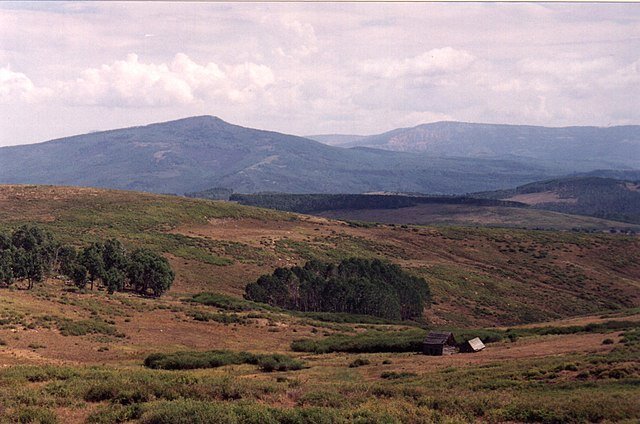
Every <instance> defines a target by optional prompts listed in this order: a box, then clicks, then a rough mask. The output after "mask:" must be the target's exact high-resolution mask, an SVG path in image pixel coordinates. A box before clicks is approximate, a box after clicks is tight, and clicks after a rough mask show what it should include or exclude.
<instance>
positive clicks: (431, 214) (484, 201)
mask: <svg viewBox="0 0 640 424" xmlns="http://www.w3.org/2000/svg"><path fill="white" fill-rule="evenodd" d="M528 186H529V185H528ZM525 187H527V186H525ZM504 193H509V194H508V196H512V194H511V193H512V192H511V191H508V190H504V191H499V192H489V195H484V194H481V195H480V196H479V198H474V197H468V196H426V195H412V196H408V195H391V194H388V195H373V194H285V193H273V194H232V195H231V196H230V199H231V200H232V201H235V202H238V203H241V204H243V205H249V206H258V207H263V208H270V209H277V210H284V211H290V212H299V213H310V214H313V215H317V216H323V217H326V218H332V219H341V220H347V221H356V222H357V221H360V222H369V223H375V222H379V223H385V224H413V225H439V226H441V225H462V226H493V227H512V228H513V227H515V228H528V229H550V230H574V231H611V230H614V231H618V232H637V231H639V230H640V225H634V224H625V223H622V222H616V221H610V220H606V219H602V218H594V217H585V216H578V215H569V214H565V213H558V212H552V211H546V210H540V209H537V208H530V207H529V205H527V204H526V203H521V202H517V201H510V200H501V198H504V197H505V194H504ZM217 194H218V193H217V192H215V191H210V192H201V193H193V194H191V195H192V196H194V197H204V198H213V197H214V196H216V195H217ZM191 195H190V196H191ZM491 196H494V197H496V198H494V197H491ZM610 206H611V208H615V206H616V205H613V204H612V205H610ZM618 206H620V207H621V210H620V213H619V214H618V215H621V214H622V213H624V211H625V210H627V209H628V207H627V206H626V205H625V206H623V205H622V204H620V205H618Z"/></svg>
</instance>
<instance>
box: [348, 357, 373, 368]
mask: <svg viewBox="0 0 640 424" xmlns="http://www.w3.org/2000/svg"><path fill="white" fill-rule="evenodd" d="M370 363H371V361H369V360H368V359H366V358H356V359H354V360H353V362H351V363H350V364H349V368H357V367H362V366H364V365H369V364H370Z"/></svg>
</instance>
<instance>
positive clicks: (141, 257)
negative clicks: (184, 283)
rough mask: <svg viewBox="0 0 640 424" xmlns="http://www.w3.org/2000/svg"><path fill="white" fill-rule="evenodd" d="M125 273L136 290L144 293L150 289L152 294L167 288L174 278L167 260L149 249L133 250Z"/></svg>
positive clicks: (155, 294) (159, 292)
mask: <svg viewBox="0 0 640 424" xmlns="http://www.w3.org/2000/svg"><path fill="white" fill-rule="evenodd" d="M127 275H128V277H129V281H130V282H131V284H132V285H133V288H134V290H135V291H136V292H138V293H140V294H143V295H146V294H148V293H149V290H151V292H152V293H153V295H154V296H160V295H161V294H162V293H164V292H165V291H167V290H169V288H170V287H171V284H172V283H173V280H174V278H175V274H174V273H173V270H172V269H171V266H170V265H169V261H167V260H166V259H165V258H164V257H162V256H160V255H158V254H157V253H154V252H153V251H151V250H149V249H137V250H136V251H134V252H133V254H132V255H131V257H130V258H129V268H128V271H127Z"/></svg>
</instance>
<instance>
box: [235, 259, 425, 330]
mask: <svg viewBox="0 0 640 424" xmlns="http://www.w3.org/2000/svg"><path fill="white" fill-rule="evenodd" d="M245 298H246V299H248V300H252V301H255V302H263V303H268V304H270V305H273V306H279V307H281V308H285V309H293V310H299V311H316V312H321V311H322V312H345V313H351V314H367V315H374V316H379V317H383V318H387V319H394V320H399V319H416V318H420V317H421V316H422V312H423V310H424V308H425V307H426V306H427V305H428V304H429V302H430V300H431V297H430V292H429V286H428V285H427V283H426V281H425V280H424V279H422V278H418V277H415V276H413V275H411V274H408V273H406V272H405V271H403V270H402V269H401V268H400V267H399V266H397V265H394V264H390V263H386V262H382V261H380V260H368V259H357V258H352V259H345V260H343V261H342V262H340V263H339V264H337V265H336V264H331V263H323V262H319V261H309V262H307V263H306V264H305V265H304V267H297V266H296V267H292V268H276V269H275V270H274V271H273V273H272V274H271V275H268V274H267V275H262V276H260V277H259V278H258V280H257V281H256V282H255V283H250V284H248V285H247V287H246V294H245Z"/></svg>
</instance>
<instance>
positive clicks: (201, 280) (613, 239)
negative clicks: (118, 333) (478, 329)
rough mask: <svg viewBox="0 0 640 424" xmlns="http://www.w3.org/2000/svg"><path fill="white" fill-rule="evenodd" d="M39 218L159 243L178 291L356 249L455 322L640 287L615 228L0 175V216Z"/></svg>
mask: <svg viewBox="0 0 640 424" xmlns="http://www.w3.org/2000/svg"><path fill="white" fill-rule="evenodd" d="M26 221H35V222H40V223H41V224H42V225H43V226H44V227H46V228H48V229H50V230H51V231H53V232H54V233H55V234H57V235H58V237H60V238H61V239H62V240H63V241H65V242H69V243H79V244H81V243H87V242H90V241H94V240H96V239H97V238H105V237H118V238H120V239H122V240H123V242H125V244H127V245H128V246H131V247H133V246H146V247H150V248H152V249H155V250H158V251H161V252H164V253H165V254H166V255H167V256H168V257H169V259H170V261H171V262H172V264H173V265H174V267H175V269H176V271H177V281H176V284H175V285H174V289H173V290H172V291H174V292H175V293H194V292H198V291H217V292H222V293H227V294H231V295H235V296H241V295H242V294H243V290H244V286H245V285H246V284H247V283H248V282H251V281H253V280H254V279H255V278H257V277H258V276H259V275H261V274H263V273H268V272H271V271H272V270H273V269H274V268H275V267H277V266H287V265H292V264H301V263H303V262H304V261H306V260H309V259H314V258H315V259H321V260H339V259H343V258H347V257H352V256H358V257H364V258H381V259H385V260H389V261H391V262H394V263H397V264H399V265H401V266H403V267H405V268H407V269H408V270H410V271H411V272H413V273H415V274H416V275H418V276H421V277H424V278H425V279H426V280H427V281H428V282H429V283H430V284H431V287H432V291H433V297H434V300H435V301H436V304H435V305H433V307H432V308H431V309H430V310H429V311H428V313H427V317H428V319H430V320H432V321H434V322H441V323H449V324H455V325H485V324H486V325H491V324H508V323H518V322H530V321H542V320H546V319H549V318H558V317H563V316H570V315H577V314H584V313H589V312H595V311H599V310H602V309H608V308H619V307H630V306H635V305H637V303H638V300H639V299H640V291H639V290H638V284H639V282H638V279H639V276H640V263H638V261H637V257H638V252H639V249H640V241H639V240H638V239H637V238H634V237H623V236H619V235H605V234H601V235H588V234H578V233H560V232H552V231H527V230H507V229H497V228H496V229H490V228H484V229H483V228H456V227H441V228H426V227H406V228H402V227H398V226H393V225H378V226H375V225H374V226H369V228H367V227H366V226H365V227H359V226H354V225H350V224H348V223H344V222H337V221H329V220H325V219H323V218H314V217H310V216H305V215H296V214H290V213H284V212H277V211H273V210H268V209H259V208H252V207H245V206H240V205H236V204H233V203H227V202H213V201H206V200H197V199H188V198H181V197H175V196H158V195H151V194H143V193H135V192H122V191H105V190H96V189H79V188H59V187H48V186H3V187H2V188H1V189H0V225H1V226H3V227H13V226H17V225H19V224H21V223H23V222H26Z"/></svg>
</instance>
